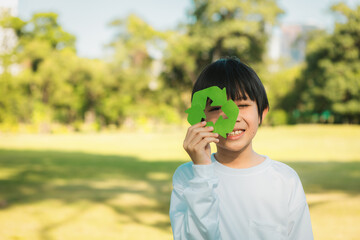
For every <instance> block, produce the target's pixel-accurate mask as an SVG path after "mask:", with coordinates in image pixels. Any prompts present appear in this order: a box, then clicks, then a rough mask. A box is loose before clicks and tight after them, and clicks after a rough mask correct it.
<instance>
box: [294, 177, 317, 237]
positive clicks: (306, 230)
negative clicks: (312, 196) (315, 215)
mask: <svg viewBox="0 0 360 240" xmlns="http://www.w3.org/2000/svg"><path fill="white" fill-rule="evenodd" d="M296 177H297V178H296V179H295V181H294V182H295V185H294V191H293V194H292V196H291V201H290V206H289V221H288V236H289V240H313V239H314V237H313V232H312V227H311V219H310V212H309V206H308V204H307V202H306V197H305V192H304V189H303V187H302V184H301V181H300V178H299V177H298V175H297V174H296Z"/></svg>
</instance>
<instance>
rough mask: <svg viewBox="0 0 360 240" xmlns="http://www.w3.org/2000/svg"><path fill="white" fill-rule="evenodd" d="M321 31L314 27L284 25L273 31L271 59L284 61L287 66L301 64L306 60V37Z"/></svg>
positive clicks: (270, 49) (270, 43) (270, 50)
mask: <svg viewBox="0 0 360 240" xmlns="http://www.w3.org/2000/svg"><path fill="white" fill-rule="evenodd" d="M316 29H319V27H317V26H314V25H306V24H282V25H281V26H280V27H278V28H275V29H273V31H272V36H271V39H270V42H269V57H270V58H271V59H272V60H274V61H279V60H281V61H283V62H284V64H285V66H292V65H295V64H299V63H301V62H303V61H304V60H305V53H306V39H307V38H306V35H307V34H308V33H309V32H310V31H313V30H316Z"/></svg>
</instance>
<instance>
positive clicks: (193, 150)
mask: <svg viewBox="0 0 360 240" xmlns="http://www.w3.org/2000/svg"><path fill="white" fill-rule="evenodd" d="M205 125H206V122H205V121H203V122H200V123H197V124H195V125H193V126H191V127H189V128H188V131H187V133H186V137H185V140H184V144H183V146H184V149H185V151H186V152H187V153H188V154H189V156H190V158H191V160H192V161H193V162H194V164H200V165H205V164H210V163H211V149H210V143H211V142H215V143H218V142H219V139H218V138H217V137H218V136H219V134H217V133H213V132H211V131H212V130H214V128H213V127H205Z"/></svg>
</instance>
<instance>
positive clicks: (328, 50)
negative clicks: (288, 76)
mask: <svg viewBox="0 0 360 240" xmlns="http://www.w3.org/2000/svg"><path fill="white" fill-rule="evenodd" d="M332 10H333V11H334V12H335V13H336V14H339V15H340V16H341V21H338V22H336V24H335V29H334V32H333V33H331V34H327V33H325V32H321V33H319V32H317V33H316V34H314V35H313V37H312V38H311V39H310V42H309V44H308V48H307V53H306V67H305V69H304V70H303V72H302V74H301V77H300V78H299V80H298V81H297V83H296V87H295V89H294V96H296V101H295V104H294V105H293V108H292V109H293V110H294V109H298V110H299V111H300V113H301V114H302V116H304V117H305V119H304V120H305V121H315V122H318V121H330V122H333V121H334V122H352V123H359V122H360V6H358V7H357V8H356V9H351V8H349V7H348V6H346V5H345V4H344V3H339V4H336V5H334V6H333V7H332ZM306 115H308V117H307V118H306Z"/></svg>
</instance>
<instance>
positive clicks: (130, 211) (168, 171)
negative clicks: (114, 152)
mask: <svg viewBox="0 0 360 240" xmlns="http://www.w3.org/2000/svg"><path fill="white" fill-rule="evenodd" d="M182 163H183V162H181V161H168V162H166V161H140V159H138V158H135V157H131V156H104V155H96V154H87V153H81V152H59V151H21V150H0V169H1V170H0V211H1V208H11V207H13V206H16V205H21V204H31V203H36V202H41V201H43V200H47V199H58V200H61V201H62V202H64V203H66V204H71V203H73V202H78V201H81V200H85V201H90V202H98V203H101V204H105V205H107V206H109V207H111V208H112V209H113V210H115V211H116V212H117V213H118V214H119V215H126V217H127V219H130V221H132V222H134V223H138V224H145V223H144V222H143V221H142V219H140V217H139V216H138V213H139V212H142V213H144V212H148V213H149V214H151V213H154V212H155V213H160V214H165V215H168V211H169V203H170V194H171V190H172V186H171V178H172V174H173V172H174V171H175V169H176V168H177V167H178V166H179V165H180V164H182ZM1 172H2V173H1ZM59 183H60V184H59ZM138 185H139V186H140V187H139V186H138ZM122 194H123V195H126V194H133V195H134V196H141V198H140V200H137V203H135V204H130V206H128V205H127V206H124V205H122V204H118V203H119V201H120V202H121V200H118V201H115V202H114V201H111V200H112V199H116V198H118V197H119V196H120V197H121V195H122ZM130 200H131V199H130ZM135 200H136V199H135ZM142 200H147V201H144V204H143V205H142V203H141V201H142ZM139 201H140V202H139ZM146 202H150V203H156V204H147V203H146ZM83 211H84V209H83ZM79 214H81V213H79ZM70 220H71V219H69V221H70ZM63 224H65V222H64V223H63ZM52 225H53V227H57V226H58V224H55V225H54V224H51V225H50V224H49V225H48V226H44V227H43V231H50V230H51V228H52V227H51V226H52ZM146 225H147V226H150V227H156V228H158V229H160V230H163V231H166V232H169V231H171V228H170V222H169V221H168V220H167V221H156V220H155V221H153V222H150V223H146ZM42 235H46V234H45V233H43V234H42ZM43 239H47V238H46V237H43Z"/></svg>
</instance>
